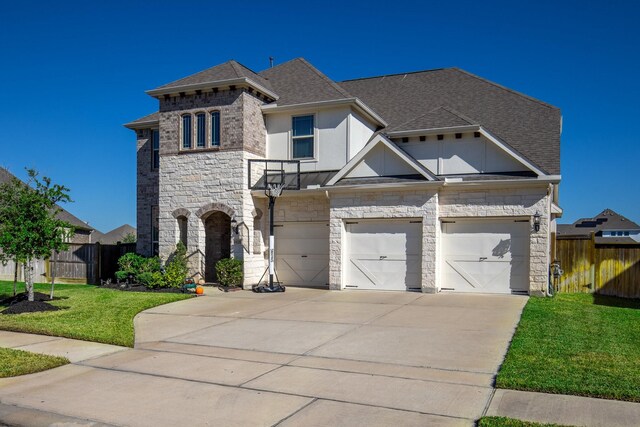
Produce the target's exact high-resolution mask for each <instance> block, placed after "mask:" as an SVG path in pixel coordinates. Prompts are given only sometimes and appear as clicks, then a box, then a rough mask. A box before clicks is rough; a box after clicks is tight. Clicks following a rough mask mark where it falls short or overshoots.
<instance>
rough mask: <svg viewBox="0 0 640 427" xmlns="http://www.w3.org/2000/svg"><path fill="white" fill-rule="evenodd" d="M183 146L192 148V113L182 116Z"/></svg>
mask: <svg viewBox="0 0 640 427" xmlns="http://www.w3.org/2000/svg"><path fill="white" fill-rule="evenodd" d="M182 148H191V115H186V116H182Z"/></svg>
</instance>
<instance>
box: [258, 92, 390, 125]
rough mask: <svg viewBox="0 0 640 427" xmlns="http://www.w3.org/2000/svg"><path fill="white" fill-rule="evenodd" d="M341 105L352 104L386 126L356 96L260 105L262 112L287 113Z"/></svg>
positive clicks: (376, 114) (382, 120)
mask: <svg viewBox="0 0 640 427" xmlns="http://www.w3.org/2000/svg"><path fill="white" fill-rule="evenodd" d="M341 105H349V106H354V107H355V108H356V109H357V110H358V111H359V112H360V113H361V114H363V115H364V116H365V117H367V118H368V119H369V120H371V121H372V122H374V123H377V124H378V125H380V126H382V127H386V126H387V122H385V121H384V119H383V118H382V117H380V116H379V115H378V113H376V112H375V111H373V110H372V109H371V108H369V107H368V106H367V105H366V104H365V103H363V102H362V101H360V99H358V98H342V99H330V100H328V101H313V102H303V103H300V104H290V105H278V103H277V102H276V103H274V104H267V105H263V106H262V112H263V113H265V114H269V113H287V112H290V111H297V110H304V109H310V108H331V107H339V106H341Z"/></svg>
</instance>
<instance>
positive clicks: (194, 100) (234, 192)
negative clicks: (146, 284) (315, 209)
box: [139, 90, 266, 285]
mask: <svg viewBox="0 0 640 427" xmlns="http://www.w3.org/2000/svg"><path fill="white" fill-rule="evenodd" d="M261 104H262V101H260V100H258V99H257V98H255V97H254V96H252V95H251V94H249V93H248V92H246V91H244V90H228V91H220V92H208V93H203V94H196V95H190V96H183V97H172V98H169V99H162V100H161V101H160V119H159V129H160V172H159V180H158V181H159V195H158V198H157V200H158V201H157V205H158V206H159V226H160V234H159V252H160V257H161V259H163V260H166V259H167V258H168V257H169V256H170V255H171V253H172V252H173V251H174V250H175V245H176V243H177V242H178V241H179V240H180V224H179V221H178V218H180V219H184V218H186V235H187V253H188V256H189V262H190V269H191V274H192V275H193V276H195V277H198V278H200V277H206V279H207V280H213V279H215V273H214V269H213V265H214V264H215V262H216V261H217V260H218V259H220V258H222V257H227V256H229V255H231V256H232V257H235V258H237V259H240V260H243V261H244V264H245V283H246V284H247V285H249V284H252V283H253V282H254V281H255V280H257V278H258V277H259V275H260V274H261V273H262V270H263V269H264V254H263V253H262V252H260V251H256V250H255V244H252V239H254V238H255V237H256V234H257V233H256V232H254V222H255V221H254V218H255V217H256V216H261V215H259V213H258V211H256V207H255V206H254V203H253V198H252V196H251V193H250V191H249V190H248V189H247V181H248V176H247V167H246V165H247V161H248V159H253V158H262V157H263V156H264V153H265V149H266V147H265V145H266V141H265V138H266V136H265V135H266V131H265V126H264V119H263V117H262V113H261V110H260V105H261ZM211 111H219V112H220V127H221V131H220V146H219V147H209V148H204V149H202V148H193V149H181V125H182V116H183V115H184V114H193V115H194V117H195V114H197V113H200V112H205V113H206V114H209V113H210V112H211ZM207 123H208V122H207ZM207 126H209V124H208V125H207ZM207 135H208V134H207ZM208 138H209V136H207V142H208ZM193 145H195V141H194V144H193ZM148 158H149V159H150V156H149V157H148ZM139 197H140V192H139ZM144 200H145V203H148V202H147V201H146V200H147V199H144ZM139 203H140V198H139ZM259 212H260V214H261V213H262V212H263V211H261V210H259ZM149 217H150V216H149ZM232 220H233V221H235V224H236V225H237V233H236V230H235V229H232V227H231V224H232V223H231V221H232ZM257 224H258V225H261V223H260V222H258V223H257Z"/></svg>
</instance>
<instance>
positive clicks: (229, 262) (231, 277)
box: [216, 258, 242, 286]
mask: <svg viewBox="0 0 640 427" xmlns="http://www.w3.org/2000/svg"><path fill="white" fill-rule="evenodd" d="M216 275H217V276H218V282H220V284H221V285H222V286H238V285H240V284H241V283H242V261H240V260H237V259H235V258H224V259H221V260H220V261H218V262H217V263H216Z"/></svg>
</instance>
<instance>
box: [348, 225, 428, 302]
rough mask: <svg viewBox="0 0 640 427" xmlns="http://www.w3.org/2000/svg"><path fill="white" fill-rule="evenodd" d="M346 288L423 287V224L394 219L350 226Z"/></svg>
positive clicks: (398, 288)
mask: <svg viewBox="0 0 640 427" xmlns="http://www.w3.org/2000/svg"><path fill="white" fill-rule="evenodd" d="M347 236H348V237H347V248H348V249H347V252H348V253H347V259H348V261H347V269H346V270H347V271H346V285H347V286H348V287H356V288H358V289H381V290H405V289H407V288H420V286H421V274H420V273H421V259H422V257H421V248H422V241H421V236H422V224H421V223H411V222H409V221H407V220H405V221H397V220H396V221H394V220H377V221H363V222H358V223H355V224H354V223H352V224H348V225H347Z"/></svg>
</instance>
